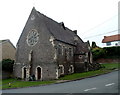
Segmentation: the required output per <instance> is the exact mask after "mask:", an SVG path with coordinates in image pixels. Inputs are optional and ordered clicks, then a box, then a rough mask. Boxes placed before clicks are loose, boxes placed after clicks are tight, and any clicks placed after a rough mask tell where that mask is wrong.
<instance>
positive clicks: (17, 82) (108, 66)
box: [0, 63, 118, 89]
mask: <svg viewBox="0 0 120 95" xmlns="http://www.w3.org/2000/svg"><path fill="white" fill-rule="evenodd" d="M102 66H103V67H105V68H101V69H100V70H96V71H89V72H83V73H75V74H71V75H66V76H64V77H61V78H59V80H75V79H80V78H86V77H90V76H95V75H99V74H104V73H107V72H111V71H113V70H114V69H118V63H106V64H102ZM59 80H52V81H22V80H17V79H4V80H2V86H0V89H1V87H2V89H9V88H22V87H30V86H38V85H45V84H52V83H56V82H57V81H59ZM9 83H11V87H9V85H8V84H9Z"/></svg>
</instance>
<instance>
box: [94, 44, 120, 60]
mask: <svg viewBox="0 0 120 95" xmlns="http://www.w3.org/2000/svg"><path fill="white" fill-rule="evenodd" d="M119 53H120V46H117V47H104V48H93V49H92V54H93V60H97V59H99V58H120V54H119Z"/></svg>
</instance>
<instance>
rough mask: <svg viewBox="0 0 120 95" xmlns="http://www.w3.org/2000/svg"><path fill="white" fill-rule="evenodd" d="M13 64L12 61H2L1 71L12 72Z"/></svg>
mask: <svg viewBox="0 0 120 95" xmlns="http://www.w3.org/2000/svg"><path fill="white" fill-rule="evenodd" d="M13 64H14V60H11V59H3V60H2V70H4V71H7V72H13Z"/></svg>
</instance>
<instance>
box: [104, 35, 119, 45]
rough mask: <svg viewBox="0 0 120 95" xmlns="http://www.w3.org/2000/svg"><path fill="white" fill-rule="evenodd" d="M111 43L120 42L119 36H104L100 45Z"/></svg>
mask: <svg viewBox="0 0 120 95" xmlns="http://www.w3.org/2000/svg"><path fill="white" fill-rule="evenodd" d="M113 41H120V34H117V35H112V36H104V39H103V40H102V43H107V42H113Z"/></svg>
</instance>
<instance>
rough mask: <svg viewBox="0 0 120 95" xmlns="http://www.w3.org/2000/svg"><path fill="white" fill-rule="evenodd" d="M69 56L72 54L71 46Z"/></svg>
mask: <svg viewBox="0 0 120 95" xmlns="http://www.w3.org/2000/svg"><path fill="white" fill-rule="evenodd" d="M69 56H72V48H69Z"/></svg>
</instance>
